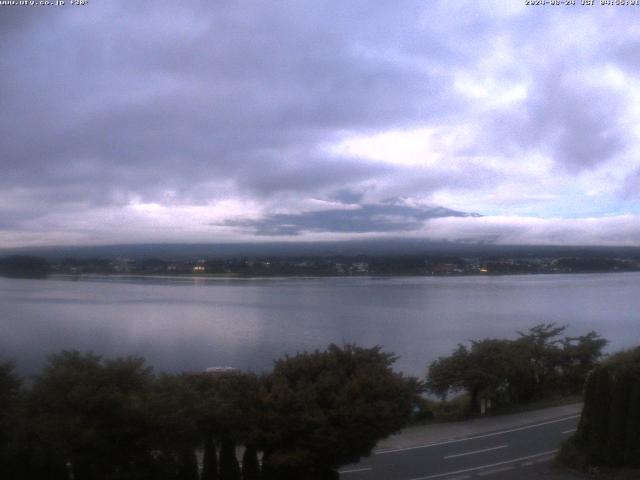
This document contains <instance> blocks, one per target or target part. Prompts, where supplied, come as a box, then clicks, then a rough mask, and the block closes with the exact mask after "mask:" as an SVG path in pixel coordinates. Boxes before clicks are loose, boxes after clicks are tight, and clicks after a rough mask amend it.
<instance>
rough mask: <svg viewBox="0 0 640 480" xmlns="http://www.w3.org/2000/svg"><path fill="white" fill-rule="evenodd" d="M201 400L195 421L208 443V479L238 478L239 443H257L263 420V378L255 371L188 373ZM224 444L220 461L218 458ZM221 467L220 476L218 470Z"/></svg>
mask: <svg viewBox="0 0 640 480" xmlns="http://www.w3.org/2000/svg"><path fill="white" fill-rule="evenodd" d="M186 380H187V382H188V383H189V386H190V388H191V389H193V391H194V392H196V394H197V397H198V401H197V406H196V411H195V414H194V415H195V417H194V418H195V420H196V422H197V425H198V429H199V432H200V436H201V438H202V439H203V442H204V444H205V456H206V457H205V462H204V465H205V466H206V469H205V471H204V472H203V475H204V476H205V478H209V479H215V478H220V479H221V480H236V479H238V478H239V477H240V466H239V463H238V460H237V458H236V456H235V451H236V445H237V444H242V443H244V444H252V445H255V443H256V440H255V436H256V431H257V429H258V425H259V423H260V420H259V419H260V417H261V415H262V413H261V405H260V402H259V399H258V396H259V380H258V378H257V377H256V376H255V375H254V374H251V373H242V372H230V373H222V374H212V373H198V374H190V375H187V376H186ZM216 443H217V444H219V445H220V458H219V462H217V460H216V459H215V451H216ZM216 466H219V470H220V471H219V477H216V476H215V475H218V474H217V473H215V468H216Z"/></svg>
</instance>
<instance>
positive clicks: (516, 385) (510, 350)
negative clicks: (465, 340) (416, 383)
mask: <svg viewBox="0 0 640 480" xmlns="http://www.w3.org/2000/svg"><path fill="white" fill-rule="evenodd" d="M525 385H526V363H525V359H524V356H523V352H522V350H521V349H519V348H518V345H517V344H516V343H515V342H513V341H510V340H500V339H484V340H480V341H472V342H471V349H467V348H466V347H465V346H464V345H458V348H457V349H456V350H455V351H454V352H453V354H452V355H451V356H449V357H440V358H439V359H438V360H436V361H435V362H433V363H432V364H431V366H430V367H429V373H428V376H427V388H428V389H429V391H431V392H432V393H434V394H437V395H440V396H441V397H443V399H444V398H445V397H446V395H447V394H448V393H449V392H452V391H453V392H456V391H466V392H468V393H469V395H470V409H471V411H472V412H477V411H479V409H480V399H481V398H486V399H491V400H492V402H493V403H494V404H504V403H511V402H517V401H519V399H520V397H521V395H522V392H523V390H525V388H526V386H525Z"/></svg>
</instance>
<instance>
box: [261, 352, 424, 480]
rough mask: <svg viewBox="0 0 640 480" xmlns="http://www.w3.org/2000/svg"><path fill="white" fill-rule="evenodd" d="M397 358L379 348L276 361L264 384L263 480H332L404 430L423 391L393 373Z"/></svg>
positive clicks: (409, 380) (304, 354) (298, 356)
mask: <svg viewBox="0 0 640 480" xmlns="http://www.w3.org/2000/svg"><path fill="white" fill-rule="evenodd" d="M395 359H396V357H395V356H393V355H392V354H389V353H384V352H382V350H381V349H380V347H375V348H370V349H365V348H359V347H356V346H353V345H347V346H345V347H342V348H341V347H338V346H336V345H331V346H330V347H329V348H328V349H327V350H326V351H315V352H313V353H306V352H305V353H301V354H298V355H296V356H294V357H289V356H287V357H285V358H284V359H281V360H278V361H276V363H275V366H274V370H273V373H272V374H271V375H269V376H268V377H266V378H265V382H264V389H265V399H264V402H265V412H266V418H265V427H264V428H263V429H262V430H263V432H264V438H263V445H264V450H265V456H264V458H263V464H265V467H266V468H265V472H263V475H265V476H266V477H269V475H271V477H269V478H292V479H302V478H304V479H309V480H311V479H320V478H333V477H334V476H335V475H336V474H335V472H334V469H335V468H337V467H338V466H340V465H344V464H346V463H350V462H354V461H356V460H358V459H359V458H360V457H361V456H363V455H368V454H369V453H370V452H371V450H372V448H373V447H374V446H375V444H376V442H377V441H378V440H380V439H381V438H384V437H386V436H388V435H390V434H391V433H393V432H395V431H397V430H399V429H400V428H402V427H403V426H404V425H405V424H406V423H407V421H408V420H409V418H410V416H411V411H412V406H413V404H414V402H415V400H416V398H417V395H418V391H419V384H418V382H417V381H415V380H412V379H407V378H405V377H403V376H402V375H401V374H398V373H395V372H393V371H392V369H391V365H392V364H393V362H394V361H395ZM266 472H270V473H269V474H267V473H266ZM274 472H277V476H273V475H274Z"/></svg>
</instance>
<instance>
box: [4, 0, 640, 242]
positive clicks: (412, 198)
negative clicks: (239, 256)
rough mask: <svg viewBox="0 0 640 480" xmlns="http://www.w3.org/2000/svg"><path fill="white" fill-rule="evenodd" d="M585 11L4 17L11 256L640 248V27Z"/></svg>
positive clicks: (629, 13) (114, 10)
mask: <svg viewBox="0 0 640 480" xmlns="http://www.w3.org/2000/svg"><path fill="white" fill-rule="evenodd" d="M576 3H578V5H575V6H552V5H544V6H526V5H525V2H524V0H523V1H516V0H513V1H510V0H499V1H498V0H496V1H493V0H482V1H475V0H474V1H472V0H460V1H456V2H451V1H434V0H430V1H411V2H406V1H398V0H394V1H375V2H374V1H358V0H350V1H348V2H345V1H343V0H341V1H329V0H324V1H322V2H319V1H303V0H294V1H285V0H278V1H276V2H264V1H256V2H251V1H228V0H216V1H210V0H209V1H203V2H198V1H188V2H157V1H154V2H151V1H135V2H132V1H118V0H110V1H109V2H105V1H97V0H89V1H88V2H87V4H86V5H84V6H74V5H71V4H70V1H67V2H66V5H64V6H27V5H16V6H10V5H0V45H2V48H1V49H0V72H2V74H1V75H0V132H2V141H0V247H9V248H11V247H23V246H52V245H97V244H115V243H148V242H159V243H162V242H200V243H201V242H211V243H217V242H240V241H241V242H246V241H256V242H261V241H269V242H273V241H322V240H348V239H363V238H385V237H394V238H397V237H402V238H425V239H433V240H438V241H440V240H449V241H465V242H473V241H479V242H490V243H497V244H536V245H541V244H552V245H635V246H640V90H639V89H638V85H640V82H639V80H640V7H635V6H600V5H599V4H598V5H594V6H590V7H587V6H581V5H580V0H578V1H577V2H576ZM596 3H599V2H596Z"/></svg>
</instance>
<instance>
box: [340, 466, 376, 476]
mask: <svg viewBox="0 0 640 480" xmlns="http://www.w3.org/2000/svg"><path fill="white" fill-rule="evenodd" d="M370 470H372V468H371V467H366V468H353V469H351V470H340V471H338V473H339V474H341V475H342V474H343V473H357V472H368V471H370Z"/></svg>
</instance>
